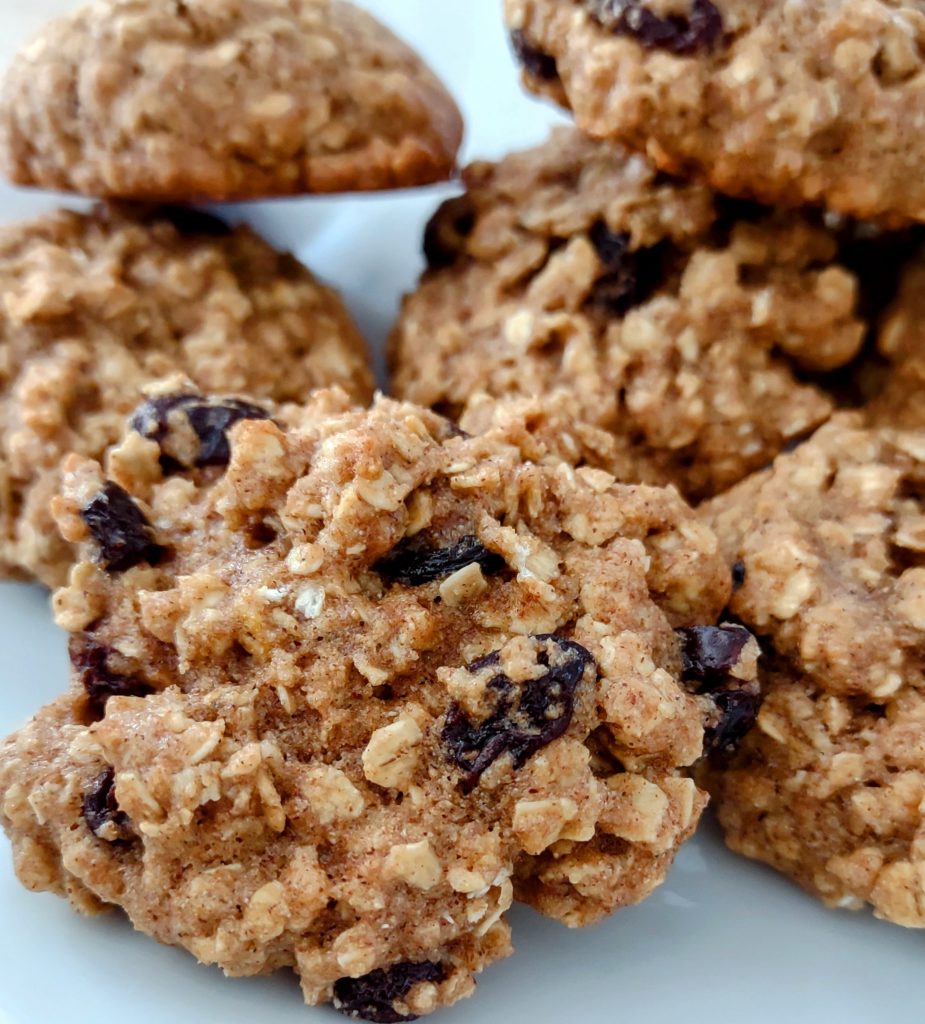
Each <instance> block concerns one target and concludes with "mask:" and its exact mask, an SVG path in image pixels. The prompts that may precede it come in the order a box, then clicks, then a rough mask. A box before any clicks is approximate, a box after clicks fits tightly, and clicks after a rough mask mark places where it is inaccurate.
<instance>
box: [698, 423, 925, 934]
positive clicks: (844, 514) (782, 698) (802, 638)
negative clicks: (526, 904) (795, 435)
mask: <svg viewBox="0 0 925 1024" xmlns="http://www.w3.org/2000/svg"><path fill="white" fill-rule="evenodd" d="M923 495H925V432H923V431H921V430H891V429H887V428H880V429H871V428H867V427H865V426H864V421H863V419H862V417H861V416H860V415H855V414H842V415H840V416H839V417H837V418H836V419H833V421H832V422H831V423H830V424H827V425H826V426H824V427H823V428H821V429H820V430H819V431H818V433H817V434H816V435H815V436H814V437H813V438H812V439H810V440H809V441H807V442H806V443H804V444H803V445H801V446H800V447H799V448H798V449H797V450H796V451H795V452H793V453H792V454H789V455H786V456H781V457H779V458H778V460H777V461H776V463H775V465H774V468H773V469H772V470H769V471H767V472H765V473H762V474H759V475H757V476H755V477H752V478H751V479H749V480H747V481H745V482H744V483H743V484H740V485H739V487H737V488H734V489H733V490H732V491H730V492H729V493H728V494H725V495H723V496H721V497H719V498H717V499H715V500H714V501H713V502H711V503H709V504H708V505H707V506H705V507H704V510H703V512H704V515H705V518H706V520H707V521H708V522H709V523H710V524H711V525H712V526H713V527H714V528H715V529H716V531H717V535H718V537H719V539H720V544H721V546H722V548H723V552H724V555H725V557H726V559H727V561H728V563H729V564H730V565H735V566H736V567H737V571H738V582H737V589H736V590H735V592H734V594H733V596H732V599H731V601H730V611H731V613H732V614H733V615H734V616H735V617H736V618H737V619H738V620H739V621H741V622H742V623H744V624H745V625H746V626H747V627H749V628H750V629H751V630H752V631H753V632H754V633H755V634H756V635H758V637H759V639H760V642H761V645H762V649H763V652H764V657H763V659H762V662H761V664H762V670H761V672H760V675H761V682H762V690H763V693H764V705H763V707H762V709H761V712H760V715H759V717H758V723H757V726H756V728H755V729H753V730H752V732H751V733H750V734H749V735H748V736H747V737H746V739H745V740H744V742H743V744H742V747H741V749H740V751H739V752H738V754H737V755H735V756H734V757H733V758H732V760H731V762H730V763H729V764H728V765H727V766H726V768H725V770H722V771H713V772H711V773H709V774H708V776H707V781H708V784H709V788H710V789H711V791H712V792H713V794H714V795H715V798H716V802H717V805H718V808H719V817H720V822H721V823H722V825H723V827H724V829H725V832H726V837H727V841H728V842H729V844H730V846H731V847H732V848H733V849H735V850H737V851H739V852H741V853H744V854H746V855H747V856H750V857H754V858H757V859H759V860H763V861H765V862H767V863H769V864H771V865H772V866H774V867H776V868H777V869H778V870H780V871H783V872H785V873H786V874H788V875H790V876H791V877H793V878H794V879H795V880H796V881H798V882H799V883H800V884H801V885H803V886H804V887H805V888H807V889H809V890H810V891H811V892H813V893H815V894H816V895H817V896H819V897H820V898H821V899H823V900H824V901H825V902H826V903H827V904H829V905H830V906H838V907H847V908H851V909H858V908H860V907H862V906H863V905H864V904H865V903H869V904H872V906H873V908H874V911H875V913H876V914H877V915H878V916H880V917H883V918H886V919H887V920H890V921H894V922H896V923H898V924H902V925H908V926H914V927H923V926H925V886H923V883H922V878H923V877H925V862H923V856H922V849H923V841H925V819H923V815H922V810H921V808H922V806H923V797H925V756H923V752H922V744H921V736H922V727H923V721H925V700H923V688H925V658H923V654H922V652H923V639H925V514H923Z"/></svg>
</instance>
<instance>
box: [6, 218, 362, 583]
mask: <svg viewBox="0 0 925 1024" xmlns="http://www.w3.org/2000/svg"><path fill="white" fill-rule="evenodd" d="M0 292H2V294H3V303H2V306H0V573H2V574H4V575H24V576H36V577H38V578H39V579H40V580H42V581H44V582H45V583H46V584H49V585H56V584H60V583H62V582H64V579H65V577H66V574H67V570H68V567H69V566H70V564H71V562H72V560H73V552H72V550H71V548H70V546H69V545H67V544H65V543H64V542H63V541H62V540H61V538H60V537H59V535H58V533H57V531H56V530H55V528H54V524H53V522H52V520H51V515H50V513H49V512H48V502H49V500H50V499H51V497H52V496H53V495H54V493H55V491H56V489H57V486H58V483H59V477H58V474H57V465H58V462H59V460H60V459H61V457H62V456H63V455H65V454H67V453H68V452H72V451H73V452H78V453H80V454H83V455H88V456H93V457H100V456H102V454H103V452H104V451H105V449H106V448H107V446H108V445H110V444H113V443H115V442H116V441H118V439H119V438H120V437H121V435H122V433H123V430H124V427H125V418H126V416H127V415H128V413H129V412H131V410H132V409H133V408H134V407H135V406H136V405H137V404H138V402H139V401H140V399H141V394H142V389H143V388H144V386H145V385H147V384H148V383H149V382H151V381H152V380H155V379H157V378H161V377H166V376H168V375H171V374H173V373H182V374H184V375H186V376H187V377H189V378H191V379H192V380H193V381H194V382H195V383H196V384H197V385H199V386H200V387H202V388H206V389H208V390H210V391H216V392H230V393H236V392H247V393H248V394H251V395H254V396H256V397H257V398H258V399H263V398H269V399H273V400H276V401H279V402H286V401H296V400H301V399H303V398H304V397H305V395H306V393H307V392H308V391H309V390H310V389H311V388H314V387H322V386H328V385H332V384H340V385H342V386H343V387H345V388H346V389H348V390H349V391H350V392H351V394H353V395H354V396H355V397H356V398H357V399H358V400H361V401H366V400H367V399H369V398H370V397H371V394H372V376H371V373H370V370H369V366H368V357H367V353H366V349H365V346H364V344H363V341H362V340H361V338H360V336H359V334H358V333H357V330H356V328H355V326H354V325H353V322H352V321H351V319H350V317H349V315H348V313H347V311H346V310H345V309H344V307H343V305H342V303H341V301H340V299H339V298H338V296H337V295H336V294H335V293H334V292H333V291H331V290H330V289H329V288H326V287H324V286H323V285H321V284H319V282H317V281H316V280H315V279H314V278H313V277H312V276H311V274H309V272H308V271H307V270H306V269H305V268H304V267H303V266H302V265H301V264H299V263H298V262H297V261H296V260H295V259H293V258H292V257H291V256H289V255H285V254H282V253H279V252H276V251H275V250H274V249H271V248H270V246H269V245H267V244H266V243H265V242H264V241H262V240H261V239H260V238H258V237H257V236H256V235H255V234H253V233H252V232H251V231H250V230H248V229H247V228H237V229H235V230H231V229H230V228H227V227H226V226H225V225H223V224H222V223H221V222H220V221H218V220H215V219H213V218H211V217H207V216H205V215H203V214H199V213H195V212H193V211H189V210H179V209H178V210H169V209H161V210H159V211H155V212H152V213H150V214H147V215H146V214H145V213H144V212H142V211H137V210H136V211H135V212H129V211H128V210H125V211H120V210H117V209H115V208H111V207H100V208H99V209H97V210H96V211H94V212H93V213H92V214H90V215H86V216H84V215H80V214H77V213H68V212H61V213H56V214H52V215H50V216H47V217H43V218H41V219H38V220H34V221H30V222H27V223H23V224H19V225H14V226H11V227H6V228H3V229H0Z"/></svg>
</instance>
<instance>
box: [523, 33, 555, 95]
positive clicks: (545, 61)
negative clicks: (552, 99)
mask: <svg viewBox="0 0 925 1024" xmlns="http://www.w3.org/2000/svg"><path fill="white" fill-rule="evenodd" d="M511 46H512V47H513V48H514V54H515V56H516V57H517V59H518V61H520V65H521V67H522V68H523V69H524V71H526V72H527V74H528V75H530V76H531V77H532V78H536V79H538V80H539V81H541V82H556V81H558V80H559V69H558V68H557V67H556V58H555V57H551V56H550V55H549V54H548V53H544V52H543V51H542V50H540V49H537V47H535V46H534V45H533V44H532V43H530V42H528V41H527V37H526V36H525V35H524V34H523V32H521V31H520V30H519V29H515V31H513V32H512V33H511Z"/></svg>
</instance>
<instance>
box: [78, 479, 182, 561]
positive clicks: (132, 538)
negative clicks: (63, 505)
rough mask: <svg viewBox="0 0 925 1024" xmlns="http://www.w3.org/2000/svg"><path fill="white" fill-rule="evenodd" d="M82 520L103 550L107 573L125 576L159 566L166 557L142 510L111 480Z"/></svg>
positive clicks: (102, 555) (97, 495) (92, 500)
mask: <svg viewBox="0 0 925 1024" xmlns="http://www.w3.org/2000/svg"><path fill="white" fill-rule="evenodd" d="M80 516H81V518H82V519H83V521H84V522H85V523H86V524H87V527H88V528H89V530H90V533H91V534H92V536H93V539H94V540H95V541H96V542H97V544H99V546H100V562H101V563H102V565H103V567H104V568H105V569H106V571H107V572H110V573H117V572H125V571H126V570H127V569H131V568H132V567H133V566H136V565H138V564H140V563H141V562H150V564H151V565H157V563H158V562H159V561H160V560H161V558H162V556H163V555H164V551H165V549H164V548H163V547H161V545H160V544H157V543H156V542H155V540H154V533H153V531H152V529H151V525H150V524H149V523H148V520H147V519H145V517H144V515H143V514H142V511H141V509H140V508H139V507H138V506H137V505H136V504H135V502H134V501H132V499H131V498H130V497H129V495H128V493H127V492H126V491H124V490H123V489H122V488H121V487H120V486H119V485H118V484H114V483H113V482H112V481H111V480H107V481H106V483H105V484H104V485H103V489H102V490H101V491H99V493H98V494H96V495H95V496H94V497H93V498H92V499H91V500H90V502H89V503H88V504H87V505H86V506H85V507H84V508H82V509H81V511H80Z"/></svg>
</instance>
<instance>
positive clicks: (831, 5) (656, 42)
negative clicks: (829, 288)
mask: <svg viewBox="0 0 925 1024" xmlns="http://www.w3.org/2000/svg"><path fill="white" fill-rule="evenodd" d="M505 10H506V17H507V22H508V25H509V26H510V28H511V30H512V31H513V32H514V33H515V44H516V45H515V48H516V50H517V51H518V52H519V53H520V54H521V55H522V59H521V63H522V65H523V66H524V71H525V81H526V83H527V85H528V86H529V87H530V88H531V89H533V90H535V91H537V92H540V93H542V94H545V95H548V96H551V97H552V98H553V99H555V100H557V101H558V102H560V103H563V104H565V105H567V106H570V107H571V108H572V110H573V111H574V113H575V117H576V119H577V121H578V124H579V126H580V127H581V128H582V129H583V130H584V131H586V132H587V133H589V134H590V135H592V136H594V137H596V138H608V139H614V140H619V141H622V142H626V143H628V144H630V145H632V146H633V147H634V148H638V149H640V150H643V151H645V152H647V153H648V154H649V155H650V157H651V158H652V159H653V160H654V161H655V162H656V163H657V164H658V165H659V166H660V167H661V168H662V169H664V170H667V171H672V172H675V173H681V172H696V173H698V174H700V175H703V176H704V177H705V178H706V179H707V180H708V181H709V182H710V184H711V185H712V186H713V187H714V188H716V189H717V190H718V191H720V192H724V193H727V194H729V195H740V196H745V197H748V198H755V199H759V200H761V201H762V202H767V203H773V204H778V203H783V204H787V205H793V206H804V205H808V204H813V205H815V204H822V205H825V206H826V207H827V208H828V209H831V210H837V211H839V212H841V213H846V214H851V215H853V216H857V217H869V218H882V219H884V220H894V221H897V222H902V221H909V220H913V221H922V220H925V187H923V186H922V185H921V184H920V182H921V174H920V173H919V170H920V164H921V160H922V149H921V147H920V145H919V142H918V133H917V132H916V131H914V130H911V131H910V128H911V126H912V125H913V124H917V123H918V121H919V120H921V119H922V117H923V116H925V73H923V66H925V57H923V55H925V9H923V7H922V5H921V4H920V3H917V2H912V0H852V2H844V0H815V2H813V3H792V2H789V0H762V2H755V0H505Z"/></svg>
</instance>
